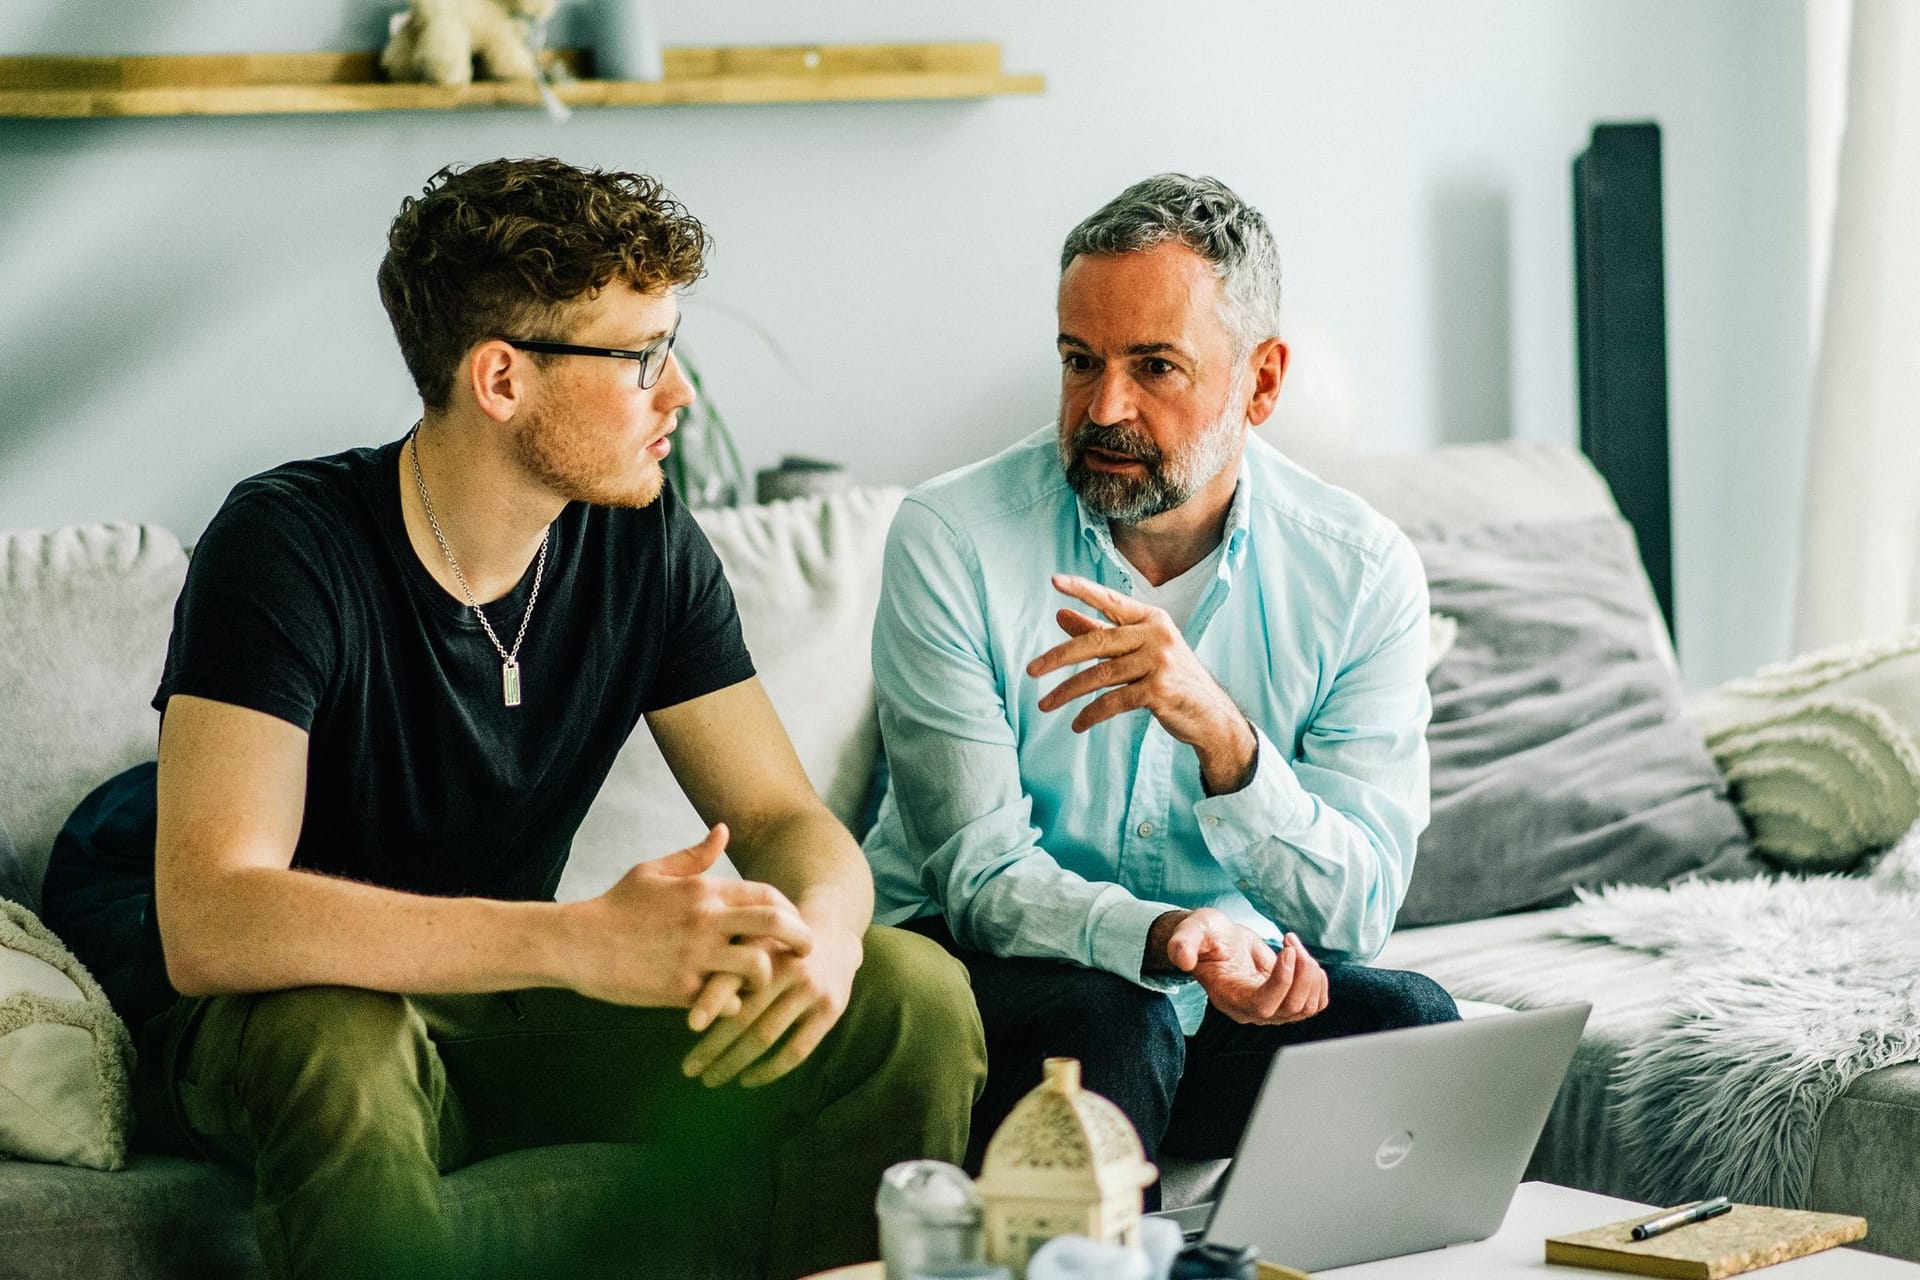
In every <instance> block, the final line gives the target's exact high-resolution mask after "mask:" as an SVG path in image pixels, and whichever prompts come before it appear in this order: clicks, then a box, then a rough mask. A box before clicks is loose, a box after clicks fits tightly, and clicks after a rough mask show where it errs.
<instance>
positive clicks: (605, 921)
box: [569, 823, 814, 1011]
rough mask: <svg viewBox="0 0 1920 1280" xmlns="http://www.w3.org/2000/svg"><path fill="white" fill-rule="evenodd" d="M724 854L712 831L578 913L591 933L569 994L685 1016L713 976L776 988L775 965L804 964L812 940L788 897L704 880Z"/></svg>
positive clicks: (632, 874)
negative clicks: (794, 960) (674, 1008)
mask: <svg viewBox="0 0 1920 1280" xmlns="http://www.w3.org/2000/svg"><path fill="white" fill-rule="evenodd" d="M726 847H727V827H726V824H725V823H717V824H715V825H714V826H713V828H712V829H710V830H709V831H708V832H707V838H706V839H704V840H702V841H701V842H700V843H699V844H697V845H694V846H693V847H692V848H690V849H682V850H680V852H678V853H674V854H669V855H668V856H666V857H664V858H660V859H657V860H655V861H653V862H643V863H641V864H640V865H638V866H636V867H634V868H633V869H632V870H631V871H628V872H627V874H626V875H624V876H622V877H620V879H619V881H618V882H617V883H616V884H615V885H614V886H613V887H612V888H611V889H608V890H607V891H606V892H605V893H603V894H601V895H600V896H599V897H597V898H590V899H588V900H587V901H585V902H582V903H579V904H577V911H578V913H579V916H580V918H581V919H583V920H585V921H586V922H587V927H586V928H584V929H582V930H581V931H580V932H579V935H578V936H579V937H580V939H581V941H582V944H583V945H582V946H581V948H580V949H579V952H578V955H577V958H576V964H575V971H574V974H573V981H572V982H571V983H570V984H569V985H571V986H572V987H573V988H574V990H576V991H578V992H579V993H580V994H581V995H584V996H590V997H592V998H593V999H595V1000H605V1001H608V1002H609V1003H612V1004H627V1005H678V1006H682V1007H684V1006H687V1005H690V1004H692V1003H693V1000H694V997H695V996H697V995H698V994H700V991H701V989H702V987H703V986H704V985H705V984H706V983H707V980H708V979H709V977H711V976H712V975H715V974H727V975H732V976H734V977H735V978H737V979H738V980H739V981H740V982H741V983H742V984H743V985H744V986H745V988H746V989H747V990H748V991H755V990H759V989H762V988H765V987H766V986H767V985H768V984H769V983H770V982H771V981H772V980H773V975H774V967H775V964H776V963H777V961H776V957H785V956H804V955H806V954H807V952H808V951H809V950H810V949H811V948H812V946H813V941H814V939H813V930H812V929H811V928H810V927H808V925H807V923H806V921H804V920H802V919H801V918H800V912H799V911H798V910H797V909H796V908H795V907H794V905H793V903H791V902H789V901H788V900H787V898H786V895H785V894H783V893H781V892H780V891H779V890H778V889H776V888H774V887H773V886H772V885H767V884H759V883H756V882H754V881H750V880H721V879H717V878H709V877H707V876H704V875H702V874H701V873H702V872H703V871H705V870H706V869H707V868H708V867H711V866H712V865H713V864H714V860H715V859H717V858H718V857H719V856H720V855H721V853H722V852H724V851H725V849H726ZM733 1007H734V1008H738V1007H739V998H738V996H735V997H734V998H733ZM723 1011H724V1010H723Z"/></svg>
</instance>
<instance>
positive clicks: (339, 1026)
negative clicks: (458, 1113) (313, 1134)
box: [226, 987, 444, 1121]
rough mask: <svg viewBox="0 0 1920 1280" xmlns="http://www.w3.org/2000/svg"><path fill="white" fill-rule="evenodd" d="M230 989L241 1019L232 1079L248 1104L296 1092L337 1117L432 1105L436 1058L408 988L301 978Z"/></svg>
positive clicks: (283, 1100) (269, 1102)
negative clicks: (307, 983) (250, 990)
mask: <svg viewBox="0 0 1920 1280" xmlns="http://www.w3.org/2000/svg"><path fill="white" fill-rule="evenodd" d="M233 999H234V1001H235V1004H234V1006H233V1007H232V1008H230V1009H228V1010H227V1011H226V1014H227V1016H229V1017H231V1016H236V1015H237V1016H240V1017H242V1018H243V1019H244V1022H243V1024H242V1026H241V1029H240V1034H239V1037H238V1040H237V1043H236V1046H235V1056H236V1061H235V1062H234V1064H233V1067H232V1070H233V1080H234V1084H235V1086H236V1092H237V1094H238V1096H239V1097H240V1099H241V1101H242V1103H243V1105H245V1106H247V1107H248V1109H249V1110H253V1109H257V1108H262V1107H265V1108H273V1107H278V1106H285V1105H288V1104H290V1103H294V1102H295V1101H296V1100H299V1104H300V1105H302V1106H303V1107H305V1108H313V1107H322V1108H324V1109H325V1110H326V1111H327V1112H329V1113H331V1114H330V1116H329V1119H330V1120H332V1121H339V1120H344V1119H351V1118H354V1117H360V1118H365V1117H366V1116H367V1115H368V1114H369V1113H377V1112H381V1111H386V1112H388V1113H389V1114H390V1113H391V1109H393V1108H396V1107H398V1108H403V1109H406V1110H414V1109H416V1108H425V1109H428V1110H429V1112H430V1111H431V1110H432V1109H436V1108H437V1107H438V1105H439V1100H440V1094H441V1092H442V1090H443V1089H444V1082H443V1079H442V1076H441V1073H440V1066H439V1058H438V1055H437V1054H436V1053H435V1052H434V1050H433V1046H432V1044H431V1042H430V1041H429V1040H428V1038H427V1034H426V1026H425V1024H424V1023H423V1022H422V1021H421V1019H420V1017H419V1015H418V1014H417V1013H415V1012H414V1010H413V1008H412V1007H411V1005H409V1004H408V1002H407V999H406V997H404V996H397V995H391V994H388V993H386V992H379V991H366V990H362V989H360V988H357V987H298V988H295V989H293V990H289V991H275V992H269V993H266V994H263V995H256V996H243V997H235V998H233ZM410 1103H411V1104H414V1105H412V1106H409V1105H408V1104H410ZM316 1118H318V1117H316Z"/></svg>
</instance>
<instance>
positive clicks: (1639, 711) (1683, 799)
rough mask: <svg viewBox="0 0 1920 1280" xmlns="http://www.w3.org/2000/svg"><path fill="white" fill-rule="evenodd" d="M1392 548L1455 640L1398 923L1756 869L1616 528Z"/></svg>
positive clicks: (1543, 528) (1600, 522)
mask: <svg viewBox="0 0 1920 1280" xmlns="http://www.w3.org/2000/svg"><path fill="white" fill-rule="evenodd" d="M1407 532H1408V534H1409V535H1410V536H1411V537H1412V539H1413V542H1414V545H1415V547H1416V548H1418V550H1419V552H1420V556H1421V559H1422V560H1423V561H1424V562H1425V564H1426V569H1427V581H1428V587H1429V589H1430V591H1431V593H1432V597H1433V606H1434V608H1435V609H1437V610H1439V611H1441V612H1442V613H1444V614H1446V615H1448V616H1451V617H1453V618H1455V619H1457V620H1458V623H1459V633H1458V636H1457V638H1456V640H1455V643H1454V648H1453V651H1452V652H1451V653H1450V654H1449V655H1448V656H1447V658H1446V659H1445V661H1443V662H1441V663H1440V665H1439V667H1438V668H1437V669H1436V670H1435V671H1434V673H1433V675H1432V677H1431V678H1430V680H1429V684H1430V686H1431V688H1432V691H1433V723H1432V727H1431V728H1430V729H1429V730H1428V733H1427V743H1428V748H1429V751H1430V754H1431V758H1432V770H1433V774H1432V792H1433V816H1432V821H1431V823H1430V825H1429V826H1428V827H1427V830H1426V832H1425V833H1424V834H1423V835H1422V836H1421V837H1420V845H1419V853H1418V857H1417V858H1416V860H1415V863H1414V869H1413V879H1412V882H1411V884H1410V885H1409V887H1408V891H1407V897H1406V901H1405V903H1404V904H1403V905H1402V907H1401V910H1400V921H1401V923H1402V924H1434V923H1442V922H1447V921H1454V920H1474V919H1479V918H1481V917H1484V916H1490V915H1495V914H1498V913H1500V912H1504V911H1514V910H1519V909H1522V908H1527V907H1535V906H1542V905H1548V904H1554V905H1558V904H1562V903H1565V902H1567V901H1570V900H1571V896H1572V891H1573V890H1574V889H1575V888H1582V887H1586V888H1591V887H1598V886H1600V885H1606V884H1641V885H1660V884H1666V883H1668V882H1669V881H1671V880H1674V879H1676V878H1678V877H1679V876H1682V875H1686V874H1688V873H1696V872H1697V873H1700V874H1705V875H1715V876H1724V875H1751V874H1753V873H1754V872H1756V871H1758V870H1760V869H1761V868H1760V867H1759V865H1758V864H1757V863H1756V862H1755V861H1754V860H1753V858H1752V848H1751V845H1750V843H1749V841H1748V838H1747V834H1746V830H1745V828H1744V827H1743V826H1742V825H1741V821H1740V815H1739V813H1738V812H1737V811H1736V810H1735V809H1734V807H1733V805H1732V803H1731V801H1730V800H1729V799H1728V797H1727V794H1726V785H1725V781H1724V779H1722V777H1721V776H1720V771H1719V770H1718V769H1717V768H1716V767H1715V766H1714V763H1713V760H1712V758H1711V757H1710V756H1709V755H1708V754H1707V751H1706V747H1705V745H1704V743H1703V742H1702V741H1701V738H1700V734H1699V732H1698V731H1697V730H1695V728H1694V727H1693V725H1692V724H1691V723H1690V722H1689V721H1688V720H1687V718H1686V715H1685V714H1684V711H1683V707H1682V693H1681V689H1680V683H1679V679H1678V677H1677V676H1676V675H1675V674H1674V672H1673V669H1672V668H1671V667H1670V666H1668V665H1667V662H1666V660H1665V655H1664V653H1663V652H1662V651H1661V650H1660V649H1659V648H1657V647H1656V646H1655V645H1654V644H1653V643H1652V641H1651V632H1650V629H1649V627H1648V625H1647V612H1646V597H1645V591H1644V575H1643V574H1642V573H1641V570H1640V563H1639V558H1638V556H1637V554H1636V552H1635V550H1634V545H1633V538H1632V534H1631V532H1630V531H1629V530H1628V529H1627V527H1626V526H1625V524H1623V523H1622V522H1621V521H1620V520H1619V518H1618V517H1615V516H1598V517H1591V518H1588V519H1583V520H1558V521H1550V522H1531V521H1530V522H1524V523H1513V524H1480V525H1473V526H1424V527H1423V526H1409V527H1408V529H1407Z"/></svg>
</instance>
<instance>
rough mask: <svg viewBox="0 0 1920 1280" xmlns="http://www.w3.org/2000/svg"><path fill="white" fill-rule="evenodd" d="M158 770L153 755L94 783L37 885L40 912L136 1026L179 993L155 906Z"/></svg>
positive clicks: (64, 829) (62, 831) (56, 844)
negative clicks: (163, 947) (171, 977)
mask: <svg viewBox="0 0 1920 1280" xmlns="http://www.w3.org/2000/svg"><path fill="white" fill-rule="evenodd" d="M157 773H158V768H157V766H156V765H155V764H154V762H153V761H151V760H149V761H148V762H147V763H145V764H137V765H135V766H134V767H133V768H131V769H129V770H127V771H126V772H125V773H122V774H118V775H116V776H115V777H112V778H109V779H108V780H107V781H105V782H103V783H101V784H100V785H99V786H98V787H96V788H94V790H93V791H92V793H91V794H89V795H88V796H87V798H86V799H84V800H82V801H81V802H80V805H79V807H78V808H76V809H75V810H74V811H73V816H72V817H70V818H68V819H67V825H66V826H64V827H62V828H61V829H60V834H59V835H58V836H57V837H55V839H54V842H53V852H52V854H51V855H50V856H49V857H48V859H47V876H46V880H45V882H44V883H43V884H42V885H41V887H40V918H41V919H42V920H44V921H45V922H46V925H47V927H48V928H49V929H52V930H53V931H54V933H56V934H58V935H59V937H60V940H61V941H62V942H64V943H66V944H67V948H68V950H70V951H72V952H73V954H74V955H75V956H77V957H78V958H79V960H80V963H81V964H84V965H86V966H87V968H88V969H89V970H90V971H92V973H93V976H94V980H95V981H97V982H98V983H99V984H100V988H101V990H103V991H105V992H106V993H107V999H108V1000H109V1001H110V1002H111V1003H112V1004H113V1010H114V1012H115V1013H117V1014H119V1015H120V1018H121V1021H123V1022H125V1023H126V1024H127V1025H128V1026H129V1027H132V1028H135V1029H136V1030H137V1029H138V1028H139V1027H140V1026H141V1025H142V1024H144V1023H145V1022H146V1021H147V1019H149V1018H151V1017H153V1016H154V1015H155V1014H157V1013H162V1012H164V1011H165V1010H166V1009H167V1008H168V1007H169V1006H170V1005H172V1004H173V1002H174V1001H175V1000H176V999H178V993H177V992H176V991H174V989H173V987H172V985H171V984H170V983H168V981H167V965H166V959H165V956H164V955H163V954H162V952H161V950H160V922H159V920H158V918H157V917H156V916H155V914H154V909H153V839H154V826H155V822H154V811H155V804H156V791H155V787H154V778H155V776H156V774H157Z"/></svg>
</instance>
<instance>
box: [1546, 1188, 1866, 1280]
mask: <svg viewBox="0 0 1920 1280" xmlns="http://www.w3.org/2000/svg"><path fill="white" fill-rule="evenodd" d="M1675 1207H1676V1208H1678V1207H1681V1206H1675ZM1666 1212H1667V1210H1665V1209H1660V1210H1657V1211H1655V1212H1653V1213H1643V1214H1641V1215H1640V1216H1639V1217H1637V1218H1628V1219H1627V1220H1626V1221H1624V1222H1615V1223H1611V1224H1609V1225H1608V1226H1604V1227H1595V1228H1594V1229H1593V1230H1591V1231H1582V1232H1579V1233H1578V1234H1576V1235H1570V1236H1552V1237H1549V1238H1548V1240H1547V1261H1548V1262H1559V1263H1564V1264H1566V1265H1567V1266H1573V1267H1599V1268H1600V1269H1602V1270H1604V1271H1625V1272H1629V1273H1631V1274H1633V1275H1640V1276H1675V1277H1679V1278H1680V1280H1720V1277H1722V1276H1737V1275H1739V1274H1740V1273H1741V1272H1743V1271H1752V1270H1754V1269H1755V1268H1757V1267H1770V1266H1772V1265H1773V1264H1774V1263H1776V1262H1785V1261H1787V1260H1788V1259H1790V1258H1799V1257H1804V1256H1805V1255H1807V1254H1809V1253H1819V1252H1820V1251H1821V1250H1822V1249H1832V1248H1834V1247H1836V1246H1838V1245H1843V1244H1846V1243H1848V1242H1849V1241H1853V1240H1858V1239H1860V1238H1862V1237H1863V1236H1865V1235H1866V1234H1867V1220H1866V1219H1865V1218H1855V1217H1852V1216H1850V1215H1848V1214H1844V1213H1810V1212H1808V1211H1806V1210H1804V1209H1769V1208H1765V1207H1764V1206H1761V1205H1752V1204H1737V1205H1735V1206H1733V1212H1731V1213H1726V1214H1722V1215H1721V1216H1720V1217H1718V1218H1709V1219H1707V1221H1705V1222H1696V1223H1693V1224H1692V1225H1691V1226H1685V1227H1677V1228H1675V1229H1674V1230H1672V1231H1668V1232H1666V1233H1664V1234H1662V1235H1657V1236H1655V1237H1654V1238H1653V1239H1651V1240H1638V1241H1636V1240H1635V1239H1634V1238H1633V1237H1632V1236H1631V1235H1629V1234H1628V1232H1630V1231H1632V1230H1633V1228H1635V1227H1637V1226H1639V1225H1640V1224H1641V1223H1643V1222H1650V1221H1652V1220H1653V1219H1654V1218H1657V1217H1659V1216H1660V1215H1661V1214H1663V1213H1666Z"/></svg>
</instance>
